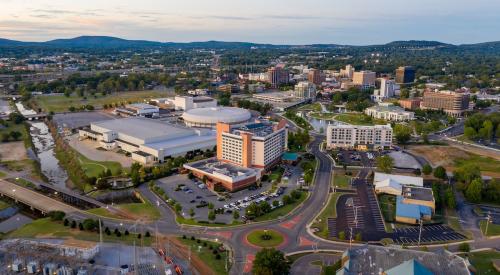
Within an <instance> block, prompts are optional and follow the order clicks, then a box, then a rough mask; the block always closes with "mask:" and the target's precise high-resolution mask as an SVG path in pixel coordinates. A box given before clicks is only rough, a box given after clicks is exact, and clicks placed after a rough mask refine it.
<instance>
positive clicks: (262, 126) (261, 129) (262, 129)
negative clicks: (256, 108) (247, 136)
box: [231, 122, 274, 137]
mask: <svg viewBox="0 0 500 275" xmlns="http://www.w3.org/2000/svg"><path fill="white" fill-rule="evenodd" d="M231 132H232V133H239V132H249V133H252V134H253V135H254V136H258V137H265V136H268V135H270V134H272V133H273V132H274V129H273V125H272V124H270V123H262V122H258V123H249V124H246V125H243V126H241V127H238V128H234V129H232V131H231Z"/></svg>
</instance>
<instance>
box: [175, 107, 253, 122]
mask: <svg viewBox="0 0 500 275" xmlns="http://www.w3.org/2000/svg"><path fill="white" fill-rule="evenodd" d="M251 117H252V114H250V112H249V111H248V110H246V109H242V108H236V107H208V108H196V109H191V110H189V111H186V112H184V114H183V115H182V118H183V119H184V120H185V121H186V122H191V123H203V124H216V123H217V122H225V123H241V122H245V121H247V120H249V119H250V118H251Z"/></svg>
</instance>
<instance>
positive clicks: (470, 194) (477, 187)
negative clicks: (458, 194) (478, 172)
mask: <svg viewBox="0 0 500 275" xmlns="http://www.w3.org/2000/svg"><path fill="white" fill-rule="evenodd" d="M482 188H483V182H482V180H481V179H475V180H473V181H472V182H471V183H470V184H469V186H467V189H466V190H465V197H466V198H467V200H469V201H471V202H476V203H477V202H480V201H481V190H482Z"/></svg>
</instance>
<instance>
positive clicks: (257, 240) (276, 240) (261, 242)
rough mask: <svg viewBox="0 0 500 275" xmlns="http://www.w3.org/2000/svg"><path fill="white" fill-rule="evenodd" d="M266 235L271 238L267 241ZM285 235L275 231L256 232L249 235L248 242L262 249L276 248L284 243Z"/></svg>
mask: <svg viewBox="0 0 500 275" xmlns="http://www.w3.org/2000/svg"><path fill="white" fill-rule="evenodd" d="M264 235H268V236H270V237H271V238H270V239H269V240H265V239H263V238H264ZM283 240H284V238H283V235H281V234H280V233H279V232H277V231H274V230H267V231H264V230H254V231H252V232H250V234H248V235H247V241H248V242H249V243H251V244H253V245H256V246H260V247H276V246H278V245H280V244H281V243H283Z"/></svg>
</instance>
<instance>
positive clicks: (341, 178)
mask: <svg viewBox="0 0 500 275" xmlns="http://www.w3.org/2000/svg"><path fill="white" fill-rule="evenodd" d="M350 182H351V176H349V175H339V173H338V172H335V173H334V175H333V184H334V185H335V186H336V187H340V188H349V187H350Z"/></svg>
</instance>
